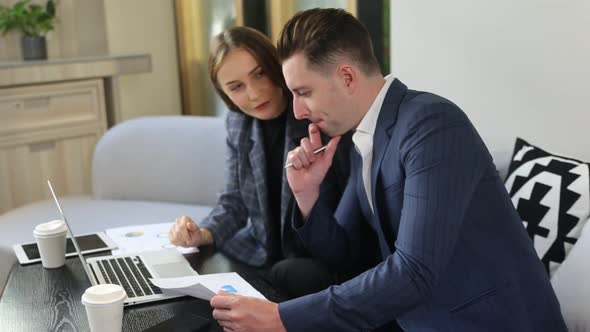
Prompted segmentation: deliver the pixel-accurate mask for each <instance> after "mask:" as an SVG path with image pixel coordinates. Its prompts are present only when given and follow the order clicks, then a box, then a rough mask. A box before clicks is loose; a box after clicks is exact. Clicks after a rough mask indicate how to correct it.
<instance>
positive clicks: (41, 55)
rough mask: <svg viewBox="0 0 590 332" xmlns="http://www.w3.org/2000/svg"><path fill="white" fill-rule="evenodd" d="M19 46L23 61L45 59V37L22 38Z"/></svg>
mask: <svg viewBox="0 0 590 332" xmlns="http://www.w3.org/2000/svg"><path fill="white" fill-rule="evenodd" d="M21 46H22V50H23V58H24V59H25V60H45V59H47V42H46V41H45V36H23V38H22V39H21Z"/></svg>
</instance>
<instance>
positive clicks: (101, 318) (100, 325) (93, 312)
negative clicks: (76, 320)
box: [82, 284, 127, 332]
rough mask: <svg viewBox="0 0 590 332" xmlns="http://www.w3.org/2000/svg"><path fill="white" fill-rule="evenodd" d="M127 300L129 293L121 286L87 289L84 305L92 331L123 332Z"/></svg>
mask: <svg viewBox="0 0 590 332" xmlns="http://www.w3.org/2000/svg"><path fill="white" fill-rule="evenodd" d="M126 298H127V293H125V290H124V289H123V287H121V286H119V285H113V284H104V285H96V286H92V287H89V288H88V289H86V291H85V292H84V294H83V295H82V304H84V307H85V308H86V315H87V317H88V325H90V331H92V332H99V331H100V332H121V329H122V327H123V303H124V302H125V299H126Z"/></svg>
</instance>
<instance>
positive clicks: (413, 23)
mask: <svg viewBox="0 0 590 332" xmlns="http://www.w3.org/2000/svg"><path fill="white" fill-rule="evenodd" d="M588 13H590V2H589V1H585V0H571V1H554V0H553V1H552V0H520V1H511V0H495V1H477V2H474V1H471V0H446V1H423V0H412V1H399V0H392V1H391V36H392V37H391V38H392V57H391V61H392V68H393V73H394V74H395V76H397V77H399V78H400V79H401V80H402V81H403V82H404V83H406V84H407V85H408V86H409V87H410V88H413V89H420V90H427V91H432V92H435V93H437V94H440V95H442V96H444V97H446V98H449V99H451V100H452V101H454V102H455V103H457V104H458V105H459V106H461V107H462V108H463V110H465V112H466V113H467V114H468V115H469V117H470V118H471V120H472V121H473V122H474V124H475V126H476V127H477V128H478V130H479V132H480V134H481V135H482V137H483V139H484V140H485V141H486V143H487V144H488V147H489V148H490V149H491V150H497V149H502V150H510V151H511V150H512V147H513V144H514V140H515V137H516V136H520V137H522V138H524V139H526V140H529V142H530V143H532V144H536V145H539V146H540V147H542V148H545V149H546V150H548V151H551V152H555V153H561V154H564V155H568V156H572V157H577V158H579V159H583V160H585V161H590V147H589V145H588V144H587V143H586V142H587V141H588V139H589V138H590V130H589V129H590V106H589V105H588V96H589V95H590V84H589V83H588V79H589V78H590V42H588V40H589V37H588V32H589V31H590V15H589V14H588Z"/></svg>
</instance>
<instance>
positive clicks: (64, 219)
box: [47, 180, 94, 284]
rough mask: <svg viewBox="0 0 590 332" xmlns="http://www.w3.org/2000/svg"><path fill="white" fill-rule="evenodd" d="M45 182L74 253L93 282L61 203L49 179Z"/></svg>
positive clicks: (92, 281) (91, 281)
mask: <svg viewBox="0 0 590 332" xmlns="http://www.w3.org/2000/svg"><path fill="white" fill-rule="evenodd" d="M47 184H48V185H49V190H50V191H51V196H53V201H54V202H55V205H56V206H57V209H58V210H59V213H60V214H61V217H62V219H63V221H64V222H65V223H66V227H67V229H68V233H70V239H71V240H72V243H74V247H75V248H76V253H78V257H79V258H80V261H82V267H83V268H84V272H86V275H87V276H88V280H90V283H92V284H94V279H93V278H92V276H91V273H90V270H89V269H88V265H87V264H86V259H85V258H84V256H83V255H82V251H81V250H80V246H79V245H78V241H76V237H75V236H74V233H72V228H71V227H70V224H69V223H68V219H67V218H66V216H65V214H64V212H63V210H62V208H61V204H59V200H58V199H57V195H56V194H55V191H53V186H52V185H51V181H49V180H47Z"/></svg>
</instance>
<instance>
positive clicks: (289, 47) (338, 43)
mask: <svg viewBox="0 0 590 332" xmlns="http://www.w3.org/2000/svg"><path fill="white" fill-rule="evenodd" d="M277 49H278V52H279V57H280V59H281V61H285V60H286V59H288V58H290V57H291V56H293V55H295V54H297V53H300V52H301V53H303V54H304V55H305V56H306V58H307V60H308V64H309V65H311V66H314V67H317V68H321V67H323V66H325V65H326V64H333V63H335V62H336V60H337V59H338V58H339V57H341V56H344V57H347V58H348V59H349V60H352V61H354V62H355V63H356V64H357V65H358V66H359V67H360V68H361V70H362V71H363V72H364V73H365V74H374V73H377V72H379V73H380V72H381V69H380V67H379V63H378V62H377V58H376V57H375V54H374V53H373V44H372V43H371V37H370V35H369V32H368V31H367V29H366V28H365V26H364V25H363V24H362V23H361V22H360V21H359V20H358V19H357V18H355V17H354V16H352V15H351V14H350V13H348V12H347V11H345V10H344V9H336V8H324V9H320V8H315V9H310V10H306V11H302V12H299V13H297V14H295V16H293V17H292V18H291V19H290V20H289V21H288V22H287V23H286V24H285V26H284V27H283V29H282V30H281V33H280V35H279V39H278V41H277Z"/></svg>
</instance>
